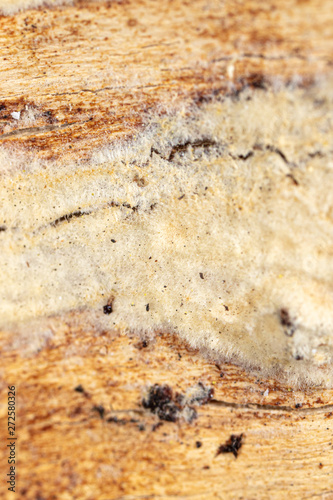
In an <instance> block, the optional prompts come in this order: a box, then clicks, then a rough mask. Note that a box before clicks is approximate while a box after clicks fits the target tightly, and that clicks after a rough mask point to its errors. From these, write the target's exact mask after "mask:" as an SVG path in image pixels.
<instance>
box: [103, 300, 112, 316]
mask: <svg viewBox="0 0 333 500" xmlns="http://www.w3.org/2000/svg"><path fill="white" fill-rule="evenodd" d="M113 302H114V297H113V296H111V297H110V298H109V300H108V302H107V304H106V305H105V306H103V312H104V314H111V313H112V312H113Z"/></svg>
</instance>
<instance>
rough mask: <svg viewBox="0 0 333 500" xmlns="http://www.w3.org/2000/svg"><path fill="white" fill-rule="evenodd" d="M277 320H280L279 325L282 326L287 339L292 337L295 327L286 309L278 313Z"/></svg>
mask: <svg viewBox="0 0 333 500" xmlns="http://www.w3.org/2000/svg"><path fill="white" fill-rule="evenodd" d="M279 318H280V323H281V325H282V326H284V327H285V328H284V333H285V335H287V336H288V337H292V336H293V335H294V333H295V330H296V326H295V325H294V323H293V321H292V319H291V317H290V314H289V311H288V309H285V308H282V309H280V311H279Z"/></svg>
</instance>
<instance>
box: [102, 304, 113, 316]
mask: <svg viewBox="0 0 333 500" xmlns="http://www.w3.org/2000/svg"><path fill="white" fill-rule="evenodd" d="M103 312H104V314H111V313H112V305H111V304H107V305H106V306H104V307H103Z"/></svg>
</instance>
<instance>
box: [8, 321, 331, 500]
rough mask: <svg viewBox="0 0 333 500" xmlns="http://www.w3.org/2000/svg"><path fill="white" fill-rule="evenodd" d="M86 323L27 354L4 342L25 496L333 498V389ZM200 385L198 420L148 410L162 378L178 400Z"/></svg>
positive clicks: (61, 330) (60, 329)
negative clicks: (280, 379) (234, 445)
mask: <svg viewBox="0 0 333 500" xmlns="http://www.w3.org/2000/svg"><path fill="white" fill-rule="evenodd" d="M82 324H86V325H87V324H89V320H88V316H87V315H85V314H82V315H80V314H73V315H71V316H70V317H68V318H64V320H59V319H55V320H53V323H52V325H53V326H52V330H53V332H54V333H53V336H52V337H51V338H49V340H48V341H47V342H46V343H45V345H44V346H43V347H42V348H41V349H40V351H39V352H38V353H30V354H27V353H26V354H25V355H23V356H22V354H20V352H19V351H18V350H17V349H15V348H14V346H13V345H12V337H11V336H9V335H4V336H3V338H2V345H1V348H2V382H1V393H2V401H1V403H2V404H4V402H5V401H4V399H5V395H6V385H7V384H10V385H11V384H15V385H16V387H17V402H18V415H17V417H18V419H17V425H18V430H17V436H18V458H19V462H18V471H19V475H18V481H17V490H18V493H17V495H16V498H27V499H33V500H37V499H39V500H41V499H45V500H48V499H72V498H75V499H91V500H95V499H104V500H106V499H110V500H111V499H112V500H116V499H123V500H125V499H126V500H129V499H133V500H134V499H151V498H166V499H168V500H171V499H175V498H193V499H213V498H220V499H229V498H230V499H233V498H237V499H238V498H246V499H258V498H260V499H281V498H295V499H296V498H297V499H299V498H318V497H319V498H324V499H328V498H333V475H332V467H333V453H332V448H333V425H332V422H333V405H332V404H330V403H331V402H332V395H333V393H332V391H329V390H325V391H322V390H311V391H310V390H308V391H306V392H303V391H296V392H295V391H293V390H292V389H291V388H289V387H287V386H283V385H281V384H278V383H276V382H273V381H267V380H264V379H261V378H260V377H257V376H256V377H255V376H251V375H248V374H246V373H245V372H243V371H242V370H241V369H239V368H237V367H235V366H232V365H230V364H228V365H227V364H225V365H221V366H219V367H218V366H216V365H215V364H214V363H210V362H208V361H206V360H204V359H202V357H201V356H200V355H199V354H198V353H197V352H195V351H193V350H188V349H186V346H184V345H182V344H181V343H179V341H178V340H177V339H176V338H174V337H172V336H168V335H163V334H159V333H157V334H156V336H155V338H154V339H153V340H149V341H147V344H145V343H142V342H141V341H140V340H139V339H138V338H137V337H132V338H131V337H130V336H126V335H121V334H119V333H115V332H114V333H106V332H103V331H97V330H94V329H93V328H92V327H91V326H90V325H89V326H87V327H86V328H82V327H81V326H79V325H82ZM221 375H222V376H221ZM200 383H201V384H202V385H203V386H204V388H205V390H207V391H210V392H207V394H210V395H211V398H209V396H208V398H207V399H208V401H205V400H201V402H200V401H199V402H197V403H196V402H194V403H192V404H190V407H191V408H192V409H194V411H195V413H196V414H197V418H194V419H193V420H192V422H187V421H186V419H185V418H184V417H183V416H180V419H179V420H177V421H175V422H168V421H165V420H163V418H160V417H159V416H157V415H155V414H153V413H152V412H151V411H150V410H149V409H146V408H144V405H143V399H144V398H145V397H147V390H148V389H149V388H150V387H151V386H153V385H154V384H159V385H160V386H163V385H164V384H167V385H168V386H169V387H170V388H171V389H172V390H173V394H174V396H175V395H176V393H177V392H178V393H180V394H184V393H185V392H186V391H189V390H195V389H196V388H197V387H198V384H200ZM79 386H81V387H79ZM75 388H77V389H79V390H81V391H83V392H78V390H75ZM200 403H201V404H200ZM1 414H2V417H1V434H2V437H4V438H5V437H6V434H5V430H6V425H5V424H6V423H5V421H4V417H5V415H4V407H3V406H2V410H1ZM101 417H103V418H101ZM162 417H163V415H162ZM156 424H157V425H156ZM232 434H233V435H238V436H239V435H241V434H243V439H242V446H241V448H240V449H239V452H238V457H237V458H235V456H234V455H233V454H232V453H221V454H219V455H217V451H218V449H219V447H220V445H223V444H225V443H226V442H227V441H228V439H229V438H230V436H231V435H232ZM2 442H4V441H3V440H2ZM1 454H2V461H1V463H4V461H5V457H4V456H3V455H4V447H2V448H1ZM4 469H5V467H2V470H4ZM3 498H5V496H4V497H3ZM8 498H12V497H10V496H8Z"/></svg>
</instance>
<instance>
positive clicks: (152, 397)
mask: <svg viewBox="0 0 333 500" xmlns="http://www.w3.org/2000/svg"><path fill="white" fill-rule="evenodd" d="M175 399H176V398H174V394H173V391H172V389H171V387H169V386H168V385H158V384H154V385H153V386H152V387H150V389H149V391H148V395H147V397H146V398H144V399H143V400H142V406H143V407H144V408H146V409H147V410H150V411H151V412H152V413H154V414H155V415H157V416H158V417H159V418H160V419H161V420H166V421H167V422H176V421H177V420H178V418H179V413H180V411H181V406H180V405H179V404H178V402H176V401H175Z"/></svg>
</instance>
